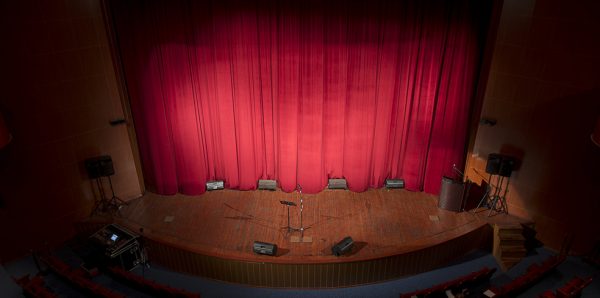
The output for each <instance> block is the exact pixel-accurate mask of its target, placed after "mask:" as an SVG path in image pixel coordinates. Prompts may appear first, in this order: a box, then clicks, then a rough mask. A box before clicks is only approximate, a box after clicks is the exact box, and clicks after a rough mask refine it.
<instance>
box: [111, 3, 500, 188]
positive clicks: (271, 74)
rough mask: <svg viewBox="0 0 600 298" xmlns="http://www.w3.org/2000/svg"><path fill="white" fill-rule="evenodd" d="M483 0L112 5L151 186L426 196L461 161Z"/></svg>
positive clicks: (482, 25) (478, 51)
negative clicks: (332, 183)
mask: <svg viewBox="0 0 600 298" xmlns="http://www.w3.org/2000/svg"><path fill="white" fill-rule="evenodd" d="M481 2H482V1H477V0H472V1H468V0H465V1H378V0H364V1H268V0H263V1H212V2H211V1H189V2H188V1H113V2H111V10H112V13H113V15H114V20H115V28H116V33H117V37H118V43H119V48H120V53H121V58H122V61H123V67H124V72H125V75H126V81H127V87H128V91H129V95H130V99H131V106H132V111H133V116H134V120H135V127H136V132H137V136H138V139H139V145H140V153H141V157H142V163H143V172H144V178H145V180H146V184H147V186H148V187H149V188H150V189H154V190H155V191H157V192H158V193H160V194H174V193H176V192H182V193H185V194H200V193H203V192H204V191H205V186H204V185H205V182H206V181H207V180H213V179H218V180H220V179H222V180H225V184H226V187H228V188H234V189H242V190H249V189H255V188H256V184H257V180H258V179H277V180H278V181H279V183H280V185H281V187H282V189H283V190H284V191H292V190H294V189H295V188H296V185H297V184H300V185H302V186H303V188H304V190H305V191H306V192H310V193H315V192H318V191H320V190H322V189H323V188H325V187H326V184H327V179H328V178H339V177H345V178H346V179H347V181H348V186H349V188H350V189H351V190H353V191H364V190H366V189H367V188H369V187H381V186H382V184H383V182H384V180H385V179H386V178H388V177H389V178H403V179H405V181H406V188H408V189H410V190H423V189H424V190H425V191H427V192H430V193H437V192H438V191H439V187H440V182H441V177H442V176H443V175H444V174H451V169H452V165H453V164H456V165H458V166H459V167H460V165H462V164H463V161H464V151H465V150H464V149H465V143H466V133H467V122H468V116H469V107H470V102H471V100H472V98H473V94H474V90H475V84H476V78H477V72H478V69H479V61H480V57H481V51H482V50H481V44H482V42H481V34H480V32H482V31H484V30H485V27H486V24H487V23H486V20H485V18H482V17H481V16H482V15H489V9H487V8H486V9H483V10H482V7H483V6H485V5H483V6H482V5H481V4H480V3H481ZM486 7H487V6H486Z"/></svg>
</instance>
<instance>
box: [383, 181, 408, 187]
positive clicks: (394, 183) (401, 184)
mask: <svg viewBox="0 0 600 298" xmlns="http://www.w3.org/2000/svg"><path fill="white" fill-rule="evenodd" d="M385 187H386V188H404V179H385Z"/></svg>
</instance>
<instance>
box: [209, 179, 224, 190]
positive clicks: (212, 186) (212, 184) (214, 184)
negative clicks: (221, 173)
mask: <svg viewBox="0 0 600 298" xmlns="http://www.w3.org/2000/svg"><path fill="white" fill-rule="evenodd" d="M224 187H225V184H224V183H223V180H215V181H206V190H217V189H223V188H224Z"/></svg>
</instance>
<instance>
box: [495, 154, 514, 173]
mask: <svg viewBox="0 0 600 298" xmlns="http://www.w3.org/2000/svg"><path fill="white" fill-rule="evenodd" d="M514 166H515V159H514V158H512V157H510V156H506V155H504V156H502V161H501V162H500V168H499V169H498V175H500V176H503V177H510V175H511V174H512V171H513V168H514Z"/></svg>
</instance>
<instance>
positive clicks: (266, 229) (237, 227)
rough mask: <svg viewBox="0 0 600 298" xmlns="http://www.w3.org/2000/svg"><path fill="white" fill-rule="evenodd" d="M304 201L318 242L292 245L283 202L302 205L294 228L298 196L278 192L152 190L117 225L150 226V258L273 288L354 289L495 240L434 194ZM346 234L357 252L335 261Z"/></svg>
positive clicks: (476, 220)
mask: <svg viewBox="0 0 600 298" xmlns="http://www.w3.org/2000/svg"><path fill="white" fill-rule="evenodd" d="M302 197H303V202H304V212H303V223H304V226H305V227H307V228H308V229H307V230H306V231H305V233H304V236H305V237H311V238H312V242H310V243H296V242H292V241H291V236H299V232H293V233H291V234H290V233H288V232H287V229H285V227H286V226H287V208H286V207H285V206H284V205H282V204H281V203H280V201H281V200H285V201H292V202H295V203H297V204H298V206H297V207H291V208H290V217H291V224H292V226H294V227H298V226H299V225H300V223H299V210H300V206H299V205H300V200H299V194H298V193H285V192H281V191H237V190H219V191H213V192H207V193H206V194H204V195H202V196H185V195H176V196H160V195H156V194H153V193H147V194H146V195H144V196H143V197H141V198H139V199H136V200H133V201H130V202H129V205H128V206H124V207H123V208H122V209H121V210H120V216H116V217H115V218H114V219H113V220H114V221H115V222H117V223H119V224H121V225H123V226H125V227H127V228H128V229H130V230H132V231H134V232H138V233H139V231H140V228H143V236H144V238H145V239H147V240H146V242H147V245H148V246H149V249H148V253H149V255H150V260H151V261H153V260H154V261H157V262H158V263H160V264H162V265H165V266H167V267H171V268H172V269H174V270H178V271H182V272H186V273H191V274H197V275H201V276H205V277H209V278H213V279H218V280H223V281H229V282H239V283H246V284H251V285H256V286H274V287H337V286H349V285H356V284H364V283H371V282H377V281H381V280H387V279H391V278H397V277H400V276H406V275H410V274H416V273H419V272H423V271H427V270H431V269H434V268H437V267H441V266H444V265H446V264H448V263H449V262H451V261H453V260H455V259H457V258H460V257H462V256H464V255H466V254H467V253H469V252H471V251H473V250H475V249H479V248H483V247H488V246H489V242H490V239H491V233H490V230H491V229H490V228H489V227H488V224H487V223H486V222H485V221H484V220H482V219H481V218H480V217H479V216H478V215H476V214H472V213H469V212H461V213H456V212H451V211H446V210H442V209H439V208H437V197H436V196H433V195H428V194H425V193H420V192H410V191H406V190H403V189H395V190H388V189H372V190H369V191H366V192H363V193H354V192H351V191H345V190H324V191H322V192H320V193H318V194H303V195H302ZM346 236H350V237H352V239H353V240H354V242H355V247H354V249H353V250H352V251H351V252H350V253H348V254H346V255H342V256H340V257H336V256H334V255H332V252H331V248H332V246H333V245H335V243H337V242H338V241H340V240H341V239H343V238H344V237H346ZM254 241H262V242H268V243H274V244H276V245H277V246H278V247H279V251H278V254H277V256H274V257H273V256H264V255H258V254H255V253H253V251H252V246H253V242H254ZM323 270H325V271H327V272H325V273H324V272H323ZM245 271H248V272H245ZM329 271H331V272H329ZM345 271H348V272H345ZM350 271H351V272H350ZM279 275H282V276H286V277H280V276H279ZM288 277H289V278H288Z"/></svg>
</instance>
